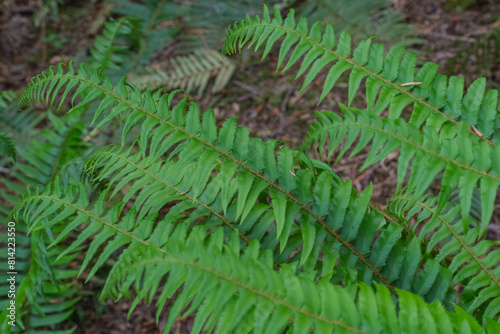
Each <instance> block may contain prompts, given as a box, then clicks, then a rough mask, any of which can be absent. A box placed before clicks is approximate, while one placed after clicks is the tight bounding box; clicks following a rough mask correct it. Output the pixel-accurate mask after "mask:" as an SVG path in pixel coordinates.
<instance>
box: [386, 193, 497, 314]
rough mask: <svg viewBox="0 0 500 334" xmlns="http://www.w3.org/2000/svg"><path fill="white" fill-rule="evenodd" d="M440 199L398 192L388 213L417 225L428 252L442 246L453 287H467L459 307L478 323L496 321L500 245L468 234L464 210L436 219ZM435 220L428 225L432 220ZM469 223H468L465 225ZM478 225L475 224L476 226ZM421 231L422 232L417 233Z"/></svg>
mask: <svg viewBox="0 0 500 334" xmlns="http://www.w3.org/2000/svg"><path fill="white" fill-rule="evenodd" d="M437 206H438V198H437V197H433V196H429V195H422V196H418V197H415V196H414V194H411V193H410V194H408V193H403V192H398V193H397V194H395V195H394V196H393V198H391V199H390V200H389V206H388V211H390V212H392V213H393V214H395V215H396V216H398V217H399V218H400V219H404V220H410V219H411V218H412V217H415V219H416V221H415V223H414V225H413V227H412V230H413V231H415V232H416V233H418V235H419V239H420V240H424V239H425V240H427V241H428V245H427V251H430V250H431V249H433V248H435V246H439V254H438V255H437V257H436V259H437V260H440V261H441V260H445V259H446V260H448V261H450V266H449V268H450V269H451V271H452V274H453V277H454V278H453V282H452V284H453V285H458V284H461V285H462V286H463V287H464V290H463V292H462V293H461V294H460V296H459V300H458V305H460V306H461V307H463V308H464V309H465V310H466V311H467V312H469V313H470V314H473V315H474V316H475V317H476V319H482V318H483V317H489V318H496V317H498V315H499V314H500V309H499V308H498V305H500V279H498V277H500V266H499V265H498V259H499V258H500V256H499V252H500V251H499V250H497V249H496V248H497V247H496V246H498V245H499V244H500V242H499V241H490V240H481V239H480V235H481V232H480V229H479V228H477V227H474V228H470V229H468V230H464V225H465V226H468V225H469V224H471V222H470V221H467V220H469V218H462V219H459V217H458V216H459V213H460V207H458V206H447V207H446V208H445V210H443V213H442V214H439V215H436V207H437ZM431 216H433V217H435V218H434V219H431V220H430V221H426V220H427V219H428V218H429V217H431ZM464 220H466V221H467V222H464ZM472 223H474V222H472ZM417 231H418V232H417Z"/></svg>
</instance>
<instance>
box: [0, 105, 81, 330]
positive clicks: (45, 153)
mask: <svg viewBox="0 0 500 334" xmlns="http://www.w3.org/2000/svg"><path fill="white" fill-rule="evenodd" d="M20 114H21V115H23V113H20ZM47 115H48V121H49V122H50V123H51V124H52V127H51V128H49V129H46V130H44V131H42V132H41V133H40V137H39V138H38V139H34V140H33V143H32V144H31V145H30V146H27V147H25V148H24V149H21V150H19V154H18V155H19V159H18V161H17V162H16V164H14V165H13V166H12V167H11V168H10V172H9V175H7V177H5V178H2V183H3V185H4V186H5V187H6V188H7V189H6V190H7V191H8V192H6V191H4V190H5V189H2V190H0V195H1V197H2V198H3V199H4V200H5V201H4V203H2V204H1V205H0V217H1V218H2V221H5V222H7V221H9V220H7V218H6V216H8V215H10V214H11V213H12V206H13V205H15V204H17V203H18V201H19V198H20V197H21V195H22V194H24V192H25V190H26V187H27V186H29V185H39V184H41V185H44V184H45V183H48V182H51V181H53V180H54V179H55V177H56V175H57V174H58V173H59V171H60V168H61V166H62V165H64V164H65V163H66V162H67V161H68V160H71V159H73V158H74V157H76V156H79V155H80V154H82V153H83V152H84V151H85V149H86V148H87V144H86V143H84V142H83V141H82V139H81V135H82V128H83V124H82V123H81V122H80V118H81V113H80V112H75V113H73V114H71V115H68V116H66V117H65V119H63V120H61V119H59V118H58V117H56V116H55V115H53V114H52V113H51V112H48V113H47ZM28 120H32V118H31V119H30V118H28ZM28 125H29V126H28V127H27V128H28V129H29V128H31V127H32V126H34V125H32V124H28ZM50 233H52V234H57V228H53V229H51V231H50ZM0 238H2V239H5V241H6V240H7V239H6V238H7V234H6V233H0ZM49 239H50V237H49V236H48V235H45V234H44V233H41V232H40V231H37V232H35V233H33V234H32V235H30V236H27V228H26V224H25V222H24V221H22V220H16V245H17V247H16V269H17V271H18V274H17V275H16V279H17V280H18V281H17V283H16V285H17V286H16V288H17V289H16V312H17V314H16V321H17V324H18V325H19V326H20V328H21V329H22V330H25V331H42V330H43V329H45V328H46V327H47V326H51V328H52V329H54V328H56V327H55V326H57V325H59V324H61V323H62V322H64V321H65V320H66V319H67V318H68V317H69V316H71V315H72V314H73V312H74V309H75V304H76V302H77V301H78V300H79V297H78V296H76V294H77V292H78V289H77V288H76V287H75V285H74V283H73V282H72V280H71V277H72V276H74V275H75V274H76V273H75V271H74V270H73V269H71V268H69V263H70V262H71V261H73V260H74V258H75V257H76V256H77V255H78V253H70V254H68V256H66V257H64V258H62V259H61V260H60V261H59V262H56V257H57V256H58V255H59V254H60V253H61V247H60V246H59V247H54V248H53V249H51V250H47V249H46V248H45V246H46V245H47V244H48V242H49ZM2 241H4V240H2ZM2 254H7V252H6V251H5V252H4V253H2ZM2 262H3V263H5V264H7V259H5V258H2ZM7 285H8V282H7V281H5V280H4V281H2V282H1V286H0V288H1V289H2V291H4V293H2V295H1V297H0V304H4V303H6V302H8V301H9V299H8V298H7V291H8V289H7ZM8 314H9V310H7V307H4V308H2V314H1V315H0V324H1V327H0V332H1V333H9V332H10V330H11V329H12V327H10V326H7V321H6V319H7V315H8Z"/></svg>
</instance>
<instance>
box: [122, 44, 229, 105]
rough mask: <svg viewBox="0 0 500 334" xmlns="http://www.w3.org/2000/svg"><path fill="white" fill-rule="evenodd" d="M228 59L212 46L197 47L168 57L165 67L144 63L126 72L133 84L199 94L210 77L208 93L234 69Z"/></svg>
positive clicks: (227, 79)
mask: <svg viewBox="0 0 500 334" xmlns="http://www.w3.org/2000/svg"><path fill="white" fill-rule="evenodd" d="M234 68H235V66H234V64H233V63H232V61H231V60H229V59H228V58H226V57H223V56H221V54H220V53H218V52H216V51H214V50H206V49H197V50H195V51H194V53H192V54H190V55H185V56H177V57H174V58H171V59H170V60H169V64H167V65H166V66H165V68H156V67H145V68H144V69H143V70H141V71H140V72H139V73H137V74H134V75H131V76H129V81H130V82H131V83H133V84H136V85H138V84H141V83H145V84H146V85H155V86H159V87H162V88H164V89H166V90H172V89H177V88H180V89H184V90H186V91H188V92H195V90H197V95H201V94H202V93H203V91H204V90H205V88H206V87H207V84H208V82H209V80H210V79H211V78H214V83H213V85H212V88H211V90H210V91H211V92H212V93H218V92H219V91H221V90H222V89H223V88H224V87H225V86H226V84H227V83H228V81H229V79H230V78H231V76H232V74H233V72H234Z"/></svg>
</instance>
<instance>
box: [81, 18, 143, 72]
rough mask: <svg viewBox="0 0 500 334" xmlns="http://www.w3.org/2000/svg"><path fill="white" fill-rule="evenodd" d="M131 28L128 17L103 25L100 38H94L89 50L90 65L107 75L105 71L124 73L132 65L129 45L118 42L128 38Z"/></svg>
mask: <svg viewBox="0 0 500 334" xmlns="http://www.w3.org/2000/svg"><path fill="white" fill-rule="evenodd" d="M133 28H134V26H133V21H132V20H131V19H130V18H129V17H128V16H124V17H121V18H118V19H113V18H111V19H110V20H109V21H107V22H106V23H104V30H103V32H102V36H96V38H95V41H94V48H92V49H90V54H91V55H92V60H91V61H90V65H91V66H93V67H100V70H101V71H102V72H103V73H107V70H109V71H113V70H114V71H116V70H120V72H121V73H126V72H127V71H128V68H129V67H130V65H131V63H132V62H131V59H129V58H130V51H129V50H128V49H129V44H128V41H123V42H121V43H120V41H121V40H122V39H126V38H127V37H129V36H130V35H131V34H132V33H133Z"/></svg>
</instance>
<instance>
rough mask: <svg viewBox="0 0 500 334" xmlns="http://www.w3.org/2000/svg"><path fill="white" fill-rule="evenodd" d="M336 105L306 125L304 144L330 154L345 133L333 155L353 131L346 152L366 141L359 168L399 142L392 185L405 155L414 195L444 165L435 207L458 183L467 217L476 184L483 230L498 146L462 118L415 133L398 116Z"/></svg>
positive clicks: (495, 181)
mask: <svg viewBox="0 0 500 334" xmlns="http://www.w3.org/2000/svg"><path fill="white" fill-rule="evenodd" d="M341 111H342V113H343V118H342V117H341V116H339V115H337V114H334V113H332V112H322V113H317V115H318V117H319V119H320V121H319V122H315V123H314V125H313V126H312V127H311V132H310V134H309V136H308V139H307V140H306V142H305V146H306V147H311V146H318V147H319V150H320V151H321V152H325V151H326V152H327V155H328V157H330V156H331V155H332V154H333V152H334V150H335V149H336V148H337V147H338V146H339V145H340V144H341V142H342V140H343V139H344V137H345V136H347V140H346V142H345V144H344V145H343V148H342V150H341V152H340V153H339V155H338V156H337V161H338V160H339V159H340V158H341V157H342V156H343V155H344V153H346V152H347V150H348V149H349V148H350V147H351V146H352V145H353V144H354V142H355V141H356V139H357V138H358V136H359V138H360V139H359V142H358V143H357V145H356V146H355V148H354V150H353V151H352V153H351V156H353V155H355V154H357V153H359V152H360V151H361V150H362V149H363V148H365V147H366V146H367V145H368V144H369V143H370V142H371V149H370V153H369V154H368V157H367V158H366V160H365V162H364V164H363V167H362V168H363V169H364V168H366V167H368V166H370V165H372V164H374V163H377V162H379V161H380V160H382V159H383V158H385V157H387V155H388V154H389V153H391V152H392V151H395V150H397V149H398V148H401V151H400V154H399V158H398V182H397V184H398V187H401V185H402V184H403V180H404V179H405V176H406V173H407V170H408V166H410V161H412V165H411V174H410V178H409V181H408V182H409V185H408V186H409V187H410V188H412V189H414V190H415V192H416V193H417V195H420V194H422V193H423V192H424V191H425V190H427V188H428V187H429V186H430V184H431V183H432V181H433V180H434V178H435V176H436V175H437V174H438V173H439V172H441V171H444V176H443V179H442V182H441V183H442V187H441V193H440V205H439V207H438V209H437V210H438V213H439V212H440V211H441V210H442V209H443V208H444V205H445V204H446V202H447V200H448V198H449V196H450V193H451V191H452V190H453V189H454V188H455V187H457V186H458V189H459V197H460V202H461V207H462V211H461V212H462V217H463V218H467V217H468V216H469V212H470V207H471V200H470V199H471V196H472V192H473V189H474V188H475V187H476V184H479V189H480V192H481V207H482V209H481V222H482V224H481V231H482V232H484V231H486V227H487V226H488V224H489V222H490V220H491V216H492V214H493V206H494V203H495V198H496V192H497V189H498V187H499V185H500V163H499V160H498V159H500V148H499V147H498V146H491V145H488V144H487V143H486V142H480V141H479V140H478V138H477V137H474V136H471V135H469V133H468V131H467V129H466V127H465V124H463V123H462V127H461V128H459V129H457V128H455V127H452V126H447V125H446V124H445V125H443V127H442V129H441V131H440V132H439V133H438V132H436V130H435V128H434V127H431V126H424V127H423V132H422V133H421V132H420V130H419V129H418V128H416V127H415V126H414V125H412V124H411V122H409V123H406V122H405V121H404V120H402V119H380V118H378V117H377V116H375V115H374V114H373V113H371V112H369V111H366V110H359V109H349V108H346V107H344V106H342V105H341ZM327 138H328V139H329V141H328V144H327V142H326V139H327ZM465 228H466V227H465Z"/></svg>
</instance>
